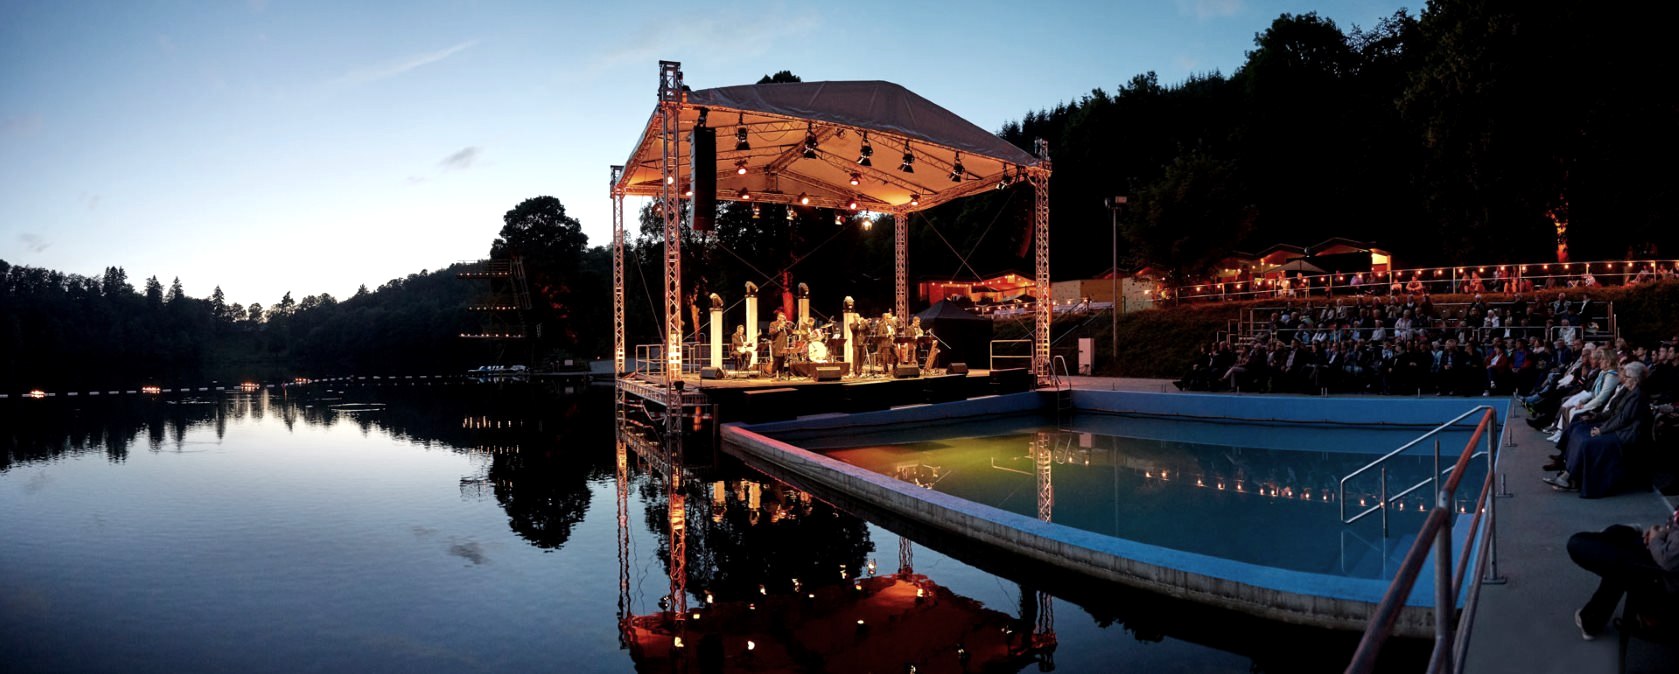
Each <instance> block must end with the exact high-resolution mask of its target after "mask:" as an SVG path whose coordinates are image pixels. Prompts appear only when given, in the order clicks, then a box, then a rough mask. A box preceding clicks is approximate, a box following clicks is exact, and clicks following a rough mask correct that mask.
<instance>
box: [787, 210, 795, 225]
mask: <svg viewBox="0 0 1679 674" xmlns="http://www.w3.org/2000/svg"><path fill="white" fill-rule="evenodd" d="M793 215H794V214H793V209H792V208H791V207H789V208H788V209H787V221H788V222H792V221H793Z"/></svg>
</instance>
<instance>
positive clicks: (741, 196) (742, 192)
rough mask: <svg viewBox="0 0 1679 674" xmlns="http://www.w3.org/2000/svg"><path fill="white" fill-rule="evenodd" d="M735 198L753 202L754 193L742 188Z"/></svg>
mask: <svg viewBox="0 0 1679 674" xmlns="http://www.w3.org/2000/svg"><path fill="white" fill-rule="evenodd" d="M735 198H736V199H740V200H741V201H751V200H752V193H751V192H748V191H746V188H744V187H742V188H740V191H739V192H736V193H735Z"/></svg>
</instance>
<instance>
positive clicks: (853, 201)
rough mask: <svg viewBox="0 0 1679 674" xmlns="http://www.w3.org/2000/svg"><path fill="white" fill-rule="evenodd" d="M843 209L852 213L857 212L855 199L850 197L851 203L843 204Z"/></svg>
mask: <svg viewBox="0 0 1679 674" xmlns="http://www.w3.org/2000/svg"><path fill="white" fill-rule="evenodd" d="M845 207H846V208H849V209H851V210H854V211H855V210H857V197H852V198H851V201H848V202H846V203H845Z"/></svg>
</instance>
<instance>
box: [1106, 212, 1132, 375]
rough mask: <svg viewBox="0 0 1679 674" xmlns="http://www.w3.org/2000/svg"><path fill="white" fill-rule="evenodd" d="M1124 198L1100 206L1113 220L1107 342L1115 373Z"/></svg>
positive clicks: (1117, 353) (1116, 370) (1117, 364)
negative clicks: (1110, 324) (1121, 220)
mask: <svg viewBox="0 0 1679 674" xmlns="http://www.w3.org/2000/svg"><path fill="white" fill-rule="evenodd" d="M1125 201H1126V199H1125V197H1124V196H1114V197H1108V198H1106V199H1103V200H1102V205H1104V206H1107V207H1108V213H1109V214H1111V215H1112V220H1113V266H1111V267H1108V285H1109V292H1111V293H1112V294H1111V295H1109V296H1108V300H1109V302H1108V304H1109V307H1108V313H1110V314H1112V315H1113V326H1112V327H1111V328H1110V329H1109V334H1108V340H1109V342H1110V348H1111V349H1112V353H1113V356H1112V357H1113V361H1114V367H1115V372H1116V373H1117V372H1118V366H1119V209H1120V207H1122V206H1124V205H1125Z"/></svg>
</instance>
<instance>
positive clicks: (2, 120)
mask: <svg viewBox="0 0 1679 674" xmlns="http://www.w3.org/2000/svg"><path fill="white" fill-rule="evenodd" d="M40 130H41V116H40V115H36V114H30V115H12V116H9V117H0V136H32V135H35V133H36V132H37V131H40Z"/></svg>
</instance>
